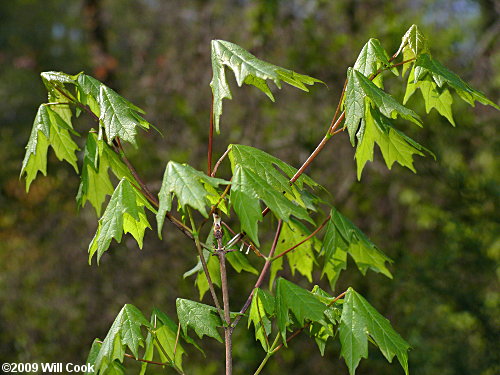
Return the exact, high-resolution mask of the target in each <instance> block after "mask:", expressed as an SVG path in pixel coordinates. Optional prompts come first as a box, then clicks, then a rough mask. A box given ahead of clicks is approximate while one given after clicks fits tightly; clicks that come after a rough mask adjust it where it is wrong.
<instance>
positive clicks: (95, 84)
mask: <svg viewBox="0 0 500 375" xmlns="http://www.w3.org/2000/svg"><path fill="white" fill-rule="evenodd" d="M101 86H102V83H101V82H99V81H98V80H97V79H95V78H94V77H91V76H89V75H87V74H79V75H78V78H77V89H78V93H77V94H78V100H79V101H80V103H82V104H84V105H87V106H88V107H89V108H90V110H91V111H92V112H94V114H95V115H96V116H97V117H99V116H100V109H99V103H98V102H97V100H98V99H99V92H100V90H101Z"/></svg>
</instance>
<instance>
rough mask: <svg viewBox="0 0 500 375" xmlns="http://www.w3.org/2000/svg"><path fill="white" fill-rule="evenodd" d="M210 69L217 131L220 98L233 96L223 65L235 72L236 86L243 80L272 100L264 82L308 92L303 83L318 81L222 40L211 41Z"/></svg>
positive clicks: (311, 83) (220, 104)
mask: <svg viewBox="0 0 500 375" xmlns="http://www.w3.org/2000/svg"><path fill="white" fill-rule="evenodd" d="M211 54H212V70H213V77H212V81H211V82H210V86H211V87H212V93H213V99H214V104H213V112H214V122H215V129H216V131H217V133H219V122H220V116H221V115H222V100H223V99H225V98H227V99H232V95H231V90H230V88H229V85H228V83H227V79H226V73H225V67H228V68H229V69H231V70H232V71H233V72H234V75H235V77H236V82H237V83H238V86H240V87H241V86H242V85H243V83H246V84H248V85H253V86H255V87H257V88H258V89H259V90H261V91H262V92H264V93H265V94H266V95H267V96H268V97H269V98H270V99H271V100H272V101H274V96H273V94H272V92H271V90H270V89H269V86H268V85H267V83H266V80H271V81H273V82H274V83H275V84H276V86H277V87H278V88H281V82H282V81H283V82H286V83H288V84H289V85H292V86H295V87H297V88H299V89H301V90H303V91H309V90H308V88H307V87H306V85H313V84H314V83H316V82H321V81H320V80H318V79H316V78H312V77H309V76H306V75H303V74H298V73H295V72H293V71H291V70H289V69H284V68H281V67H279V66H276V65H273V64H270V63H268V62H265V61H263V60H260V59H258V58H257V57H255V56H254V55H252V54H251V53H250V52H248V51H246V50H245V49H243V48H241V47H240V46H238V45H236V44H234V43H230V42H226V41H224V40H212V53H211Z"/></svg>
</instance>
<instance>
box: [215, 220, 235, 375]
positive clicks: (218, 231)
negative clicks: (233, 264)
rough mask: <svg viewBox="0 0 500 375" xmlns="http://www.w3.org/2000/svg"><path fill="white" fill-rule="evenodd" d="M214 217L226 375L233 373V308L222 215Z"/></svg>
mask: <svg viewBox="0 0 500 375" xmlns="http://www.w3.org/2000/svg"><path fill="white" fill-rule="evenodd" d="M213 217H214V237H215V239H216V240H217V249H216V252H217V256H218V257H219V265H220V278H221V288H222V302H223V304H224V321H225V323H226V324H225V326H224V344H225V347H226V375H232V373H233V355H232V350H233V349H232V337H231V334H232V328H231V310H230V307H229V287H228V285H227V272H226V250H225V249H224V246H223V245H222V237H223V233H222V227H221V220H220V216H219V215H218V214H216V213H214V214H213Z"/></svg>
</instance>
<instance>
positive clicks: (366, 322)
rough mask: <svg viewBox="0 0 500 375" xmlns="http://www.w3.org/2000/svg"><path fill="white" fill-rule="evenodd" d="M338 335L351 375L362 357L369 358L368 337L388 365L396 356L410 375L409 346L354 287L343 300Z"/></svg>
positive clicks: (342, 354)
mask: <svg viewBox="0 0 500 375" xmlns="http://www.w3.org/2000/svg"><path fill="white" fill-rule="evenodd" d="M339 333H340V343H341V345H342V350H341V353H340V354H341V356H342V357H344V359H345V362H346V364H347V367H348V368H349V373H350V374H354V373H355V371H356V368H357V367H358V364H359V361H360V360H361V358H368V340H369V337H370V338H371V339H372V340H373V341H374V342H375V344H376V345H377V346H378V348H379V349H380V351H381V352H382V354H383V355H384V357H385V358H386V359H387V360H388V361H389V362H392V359H393V358H394V356H396V357H397V358H398V360H399V363H400V364H401V366H402V367H403V369H404V371H405V373H406V374H408V350H409V349H410V345H409V344H408V343H407V342H406V341H405V340H404V339H403V338H402V337H401V336H400V335H399V334H398V333H397V332H396V331H395V330H394V329H393V328H392V326H391V324H390V322H389V321H388V320H387V319H386V318H384V317H383V316H382V315H381V314H380V313H379V312H378V311H377V310H375V309H374V308H373V306H371V305H370V304H369V303H368V302H367V301H366V300H365V299H364V298H363V297H362V296H361V295H360V294H358V293H357V292H356V291H355V290H354V289H352V288H349V289H348V291H347V294H346V296H345V299H344V303H343V308H342V316H341V319H340V329H339ZM370 341H371V340H370Z"/></svg>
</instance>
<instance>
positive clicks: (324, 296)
mask: <svg viewBox="0 0 500 375" xmlns="http://www.w3.org/2000/svg"><path fill="white" fill-rule="evenodd" d="M311 293H313V294H314V295H316V296H317V297H318V298H319V299H320V300H321V302H323V303H324V304H325V305H327V309H326V310H325V312H324V314H325V319H322V320H320V321H318V322H312V323H311V326H310V328H309V335H310V336H311V337H313V338H314V341H316V344H317V345H318V349H319V351H320V353H321V356H324V355H325V348H326V343H327V341H328V339H329V338H331V337H332V338H333V337H335V335H336V332H335V330H334V328H335V326H337V325H338V323H339V322H340V316H341V313H342V311H341V310H340V309H339V308H338V307H336V306H335V305H332V306H329V305H330V304H331V302H332V301H333V297H332V296H330V295H329V294H328V293H327V292H325V291H324V290H323V289H321V288H320V287H319V286H317V285H315V286H314V287H313V289H312V291H311Z"/></svg>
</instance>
